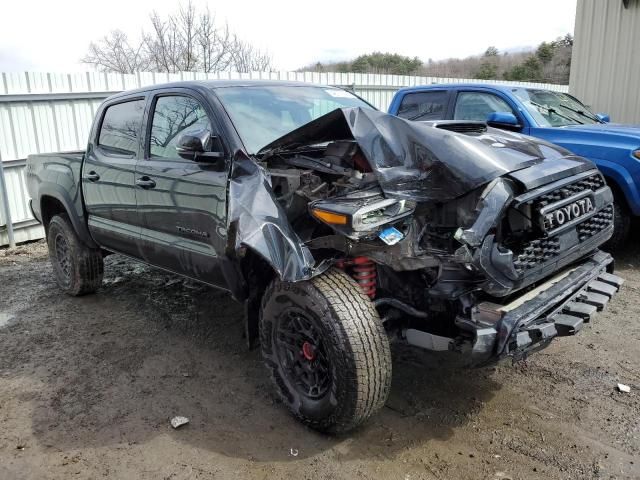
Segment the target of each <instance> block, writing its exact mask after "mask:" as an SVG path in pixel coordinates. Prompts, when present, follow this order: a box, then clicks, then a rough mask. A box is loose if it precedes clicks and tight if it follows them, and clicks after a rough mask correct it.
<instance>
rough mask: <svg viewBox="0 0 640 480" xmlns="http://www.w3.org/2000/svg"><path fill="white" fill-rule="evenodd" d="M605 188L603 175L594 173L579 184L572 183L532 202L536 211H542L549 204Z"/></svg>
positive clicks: (578, 182)
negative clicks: (587, 191)
mask: <svg viewBox="0 0 640 480" xmlns="http://www.w3.org/2000/svg"><path fill="white" fill-rule="evenodd" d="M604 186H605V182H604V178H603V177H602V175H600V174H599V173H594V174H593V175H590V176H588V177H586V178H583V179H582V180H578V181H577V182H574V183H570V184H569V185H565V186H564V187H561V188H558V189H556V190H553V191H551V192H549V193H545V194H543V195H540V196H539V197H536V198H534V199H533V200H531V201H530V202H531V203H532V205H533V206H534V209H540V208H542V207H546V206H547V205H549V204H552V203H555V202H559V201H560V200H564V199H565V198H569V197H570V196H572V195H575V194H576V193H580V192H584V191H585V190H591V191H593V192H595V191H596V190H599V189H600V188H602V187H604Z"/></svg>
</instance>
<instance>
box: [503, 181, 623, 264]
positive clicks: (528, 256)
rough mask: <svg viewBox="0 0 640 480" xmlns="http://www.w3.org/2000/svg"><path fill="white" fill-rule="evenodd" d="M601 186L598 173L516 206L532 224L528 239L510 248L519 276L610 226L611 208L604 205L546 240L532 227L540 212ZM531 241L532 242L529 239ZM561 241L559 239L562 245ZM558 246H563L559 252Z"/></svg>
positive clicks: (545, 236) (611, 221) (542, 233)
mask: <svg viewBox="0 0 640 480" xmlns="http://www.w3.org/2000/svg"><path fill="white" fill-rule="evenodd" d="M605 186H606V183H605V181H604V178H603V177H602V175H601V174H600V173H594V174H592V175H589V176H588V177H585V178H582V179H580V180H577V181H575V182H572V183H569V184H568V185H564V186H562V187H559V188H556V189H555V190H552V191H550V192H545V193H543V194H542V195H539V196H537V197H534V198H532V199H529V200H527V201H526V202H524V203H521V204H519V206H518V207H517V208H518V209H519V210H520V214H519V216H520V217H521V218H522V217H523V216H526V215H529V217H528V218H530V219H531V222H532V224H531V226H530V230H528V231H529V239H528V240H526V241H524V242H523V243H521V244H520V245H517V246H512V247H511V250H512V251H513V258H514V261H513V266H514V268H515V270H516V272H517V273H518V274H519V275H520V276H523V275H526V273H527V271H528V270H532V269H535V268H536V267H538V266H542V265H544V264H545V263H546V262H548V261H550V260H553V259H554V258H559V257H560V256H562V254H563V251H564V250H565V249H567V248H570V246H572V244H578V242H584V241H586V240H588V239H589V238H590V237H592V236H593V235H596V234H597V233H599V232H601V231H603V230H604V229H606V228H607V227H608V226H609V225H611V224H612V223H613V206H612V205H608V206H606V207H605V208H603V209H602V210H600V211H599V212H597V213H595V214H593V215H592V216H590V217H588V218H586V219H585V220H584V221H582V222H581V223H579V224H578V225H576V226H575V227H573V228H569V229H564V230H561V231H560V232H559V233H558V234H554V235H553V236H551V237H548V236H547V234H546V233H544V232H543V231H542V229H540V228H539V227H538V226H537V225H536V222H537V221H538V220H537V219H539V218H540V215H541V213H540V209H542V208H543V207H546V206H548V205H553V204H554V203H556V202H559V201H561V200H564V199H566V198H569V197H572V196H574V195H576V194H579V193H581V192H584V191H588V190H591V191H592V192H596V191H598V190H600V189H601V188H603V187H605ZM516 217H517V216H516ZM525 231H526V229H525ZM536 232H537V233H536ZM576 233H577V241H576ZM565 236H566V237H565ZM532 237H533V239H531V238H532ZM561 238H563V240H562V241H561ZM561 245H563V247H562V251H561V247H560V246H561Z"/></svg>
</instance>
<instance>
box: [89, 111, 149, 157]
mask: <svg viewBox="0 0 640 480" xmlns="http://www.w3.org/2000/svg"><path fill="white" fill-rule="evenodd" d="M145 102H146V100H145V99H135V100H129V101H125V102H121V103H116V104H114V105H110V106H109V107H107V109H106V110H105V112H104V116H103V117H102V124H101V125H100V133H99V134H98V146H99V147H101V148H102V149H103V150H104V151H105V152H106V153H111V154H115V155H127V156H131V155H136V153H137V152H138V146H139V143H140V142H139V140H140V131H141V127H142V119H143V116H144V107H145Z"/></svg>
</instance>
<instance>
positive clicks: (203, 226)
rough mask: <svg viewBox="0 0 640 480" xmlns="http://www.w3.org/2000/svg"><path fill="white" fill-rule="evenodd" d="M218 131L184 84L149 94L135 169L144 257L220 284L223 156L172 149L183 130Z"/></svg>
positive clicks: (223, 223)
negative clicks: (186, 154)
mask: <svg viewBox="0 0 640 480" xmlns="http://www.w3.org/2000/svg"><path fill="white" fill-rule="evenodd" d="M203 130H206V131H208V132H210V133H211V134H212V135H216V136H219V134H220V130H219V129H218V128H217V125H216V122H215V120H214V115H213V111H212V109H211V107H210V106H209V102H207V101H206V99H205V98H203V97H201V96H200V95H199V94H197V93H196V92H192V91H190V90H187V89H174V90H165V91H162V92H160V93H156V94H155V95H154V96H153V98H152V99H151V104H150V110H149V116H148V119H147V124H146V127H145V132H146V136H145V137H146V139H145V142H144V143H145V145H144V155H143V159H142V160H141V161H140V162H139V163H138V165H137V168H136V174H135V177H136V179H135V182H136V198H137V204H138V214H139V215H140V221H141V223H142V230H141V249H142V255H143V257H144V259H145V260H146V261H147V262H149V263H151V264H153V265H157V266H159V267H162V268H165V269H167V270H171V271H173V272H177V273H181V274H184V275H187V276H190V277H193V278H197V279H199V280H202V281H205V282H207V283H210V284H213V285H216V286H220V287H224V286H225V285H224V283H225V282H224V277H223V275H222V264H221V261H220V260H221V257H222V256H223V255H224V252H225V247H226V236H227V232H226V208H227V176H228V169H229V161H228V159H227V158H221V159H217V160H215V161H213V162H212V161H206V162H197V161H194V160H188V159H185V158H181V157H180V156H179V155H178V152H177V150H176V145H177V143H178V141H179V139H180V137H181V136H182V135H184V134H190V133H191V134H193V133H196V132H198V133H201V132H202V131H203Z"/></svg>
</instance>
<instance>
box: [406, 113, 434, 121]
mask: <svg viewBox="0 0 640 480" xmlns="http://www.w3.org/2000/svg"><path fill="white" fill-rule="evenodd" d="M430 113H431V112H422V113H418V114H417V115H413V116H411V117H409V118H407V120H417V119H419V118H420V117H424V116H425V115H429V114H430Z"/></svg>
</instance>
